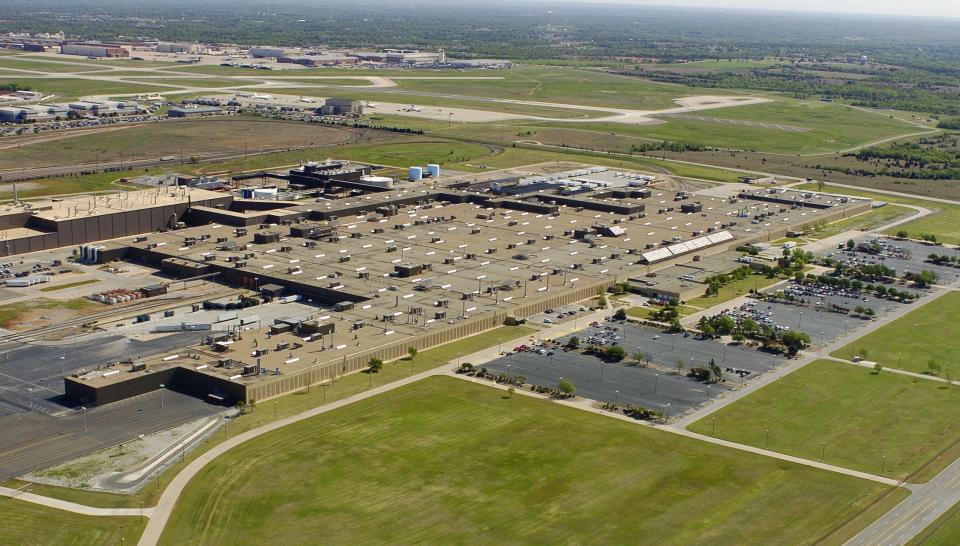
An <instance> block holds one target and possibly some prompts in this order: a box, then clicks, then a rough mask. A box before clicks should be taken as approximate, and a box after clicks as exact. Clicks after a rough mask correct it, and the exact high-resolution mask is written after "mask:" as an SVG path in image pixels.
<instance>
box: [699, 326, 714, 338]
mask: <svg viewBox="0 0 960 546" xmlns="http://www.w3.org/2000/svg"><path fill="white" fill-rule="evenodd" d="M700 331H701V332H703V335H704V336H706V337H713V336H714V334H716V333H717V331H716V329H714V327H713V326H710V323H706V324H704V325H703V327H702V328H700Z"/></svg>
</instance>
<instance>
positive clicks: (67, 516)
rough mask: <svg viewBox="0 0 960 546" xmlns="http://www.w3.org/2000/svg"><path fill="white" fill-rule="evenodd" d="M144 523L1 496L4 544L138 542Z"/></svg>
mask: <svg viewBox="0 0 960 546" xmlns="http://www.w3.org/2000/svg"><path fill="white" fill-rule="evenodd" d="M142 532H143V523H142V522H141V521H140V518H136V517H132V518H131V517H102V516H81V515H78V514H74V513H71V512H65V511H63V510H57V509H54V508H46V507H44V506H38V505H36V504H31V503H28V502H23V501H19V500H14V499H8V498H3V499H0V544H7V545H10V546H14V545H24V546H26V545H28V544H29V545H30V546H105V545H111V546H112V545H115V544H116V545H119V544H121V540H123V541H124V542H123V543H125V544H131V545H132V544H136V543H137V540H138V539H139V538H140V533H142Z"/></svg>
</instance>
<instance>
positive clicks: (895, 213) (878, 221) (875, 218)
mask: <svg viewBox="0 0 960 546" xmlns="http://www.w3.org/2000/svg"><path fill="white" fill-rule="evenodd" d="M912 214H916V211H914V210H913V209H911V208H908V207H901V206H898V205H886V206H884V207H880V208H876V209H872V210H870V211H869V212H866V213H864V214H858V215H857V216H854V217H852V218H845V219H843V220H840V221H839V222H833V223H832V224H828V225H825V226H823V227H820V228H818V229H816V230H813V231H812V232H811V234H810V238H811V239H826V238H827V237H832V236H834V235H837V234H839V233H843V232H844V231H850V230H864V231H866V230H871V229H876V228H878V227H880V226H884V225H887V224H889V223H891V222H893V221H895V220H899V219H901V218H906V217H907V216H910V215H912Z"/></svg>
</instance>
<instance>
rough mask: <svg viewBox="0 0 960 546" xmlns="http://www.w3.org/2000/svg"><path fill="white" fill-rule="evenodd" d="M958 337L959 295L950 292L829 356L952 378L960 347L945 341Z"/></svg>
mask: <svg viewBox="0 0 960 546" xmlns="http://www.w3.org/2000/svg"><path fill="white" fill-rule="evenodd" d="M958 336H960V293H957V292H950V293H948V294H944V295H943V296H941V297H939V298H937V299H935V300H933V301H931V302H929V303H927V304H926V305H923V306H922V307H919V308H917V309H914V310H913V311H911V312H909V313H907V314H906V315H903V316H902V317H900V318H898V319H897V320H895V321H893V322H891V323H889V324H886V325H884V326H882V327H880V328H878V329H876V330H874V331H873V332H871V333H869V334H867V335H865V336H863V337H861V338H860V339H858V340H856V341H854V342H853V343H850V344H847V345H845V346H843V347H841V348H839V349H837V350H836V351H834V352H832V353H830V354H831V356H835V357H837V358H844V359H847V360H850V359H852V358H853V357H854V356H855V355H861V356H865V358H866V360H870V361H873V362H879V363H880V364H881V365H883V366H884V367H887V368H901V369H904V370H908V371H912V372H919V373H934V374H937V375H941V376H949V377H951V378H952V379H956V376H957V374H958V373H960V345H958V344H957V343H952V342H950V341H949V340H951V339H957V337H958ZM863 351H866V354H865V355H864V354H863ZM931 361H932V362H933V363H934V364H935V366H934V369H931V366H930V364H931Z"/></svg>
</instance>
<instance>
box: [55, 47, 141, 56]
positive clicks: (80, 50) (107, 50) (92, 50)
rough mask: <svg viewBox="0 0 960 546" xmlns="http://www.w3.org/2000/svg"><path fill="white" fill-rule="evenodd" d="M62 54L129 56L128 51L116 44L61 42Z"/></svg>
mask: <svg viewBox="0 0 960 546" xmlns="http://www.w3.org/2000/svg"><path fill="white" fill-rule="evenodd" d="M60 53H62V54H63V55H81V56H83V57H129V56H130V51H129V50H128V49H127V48H125V47H122V46H119V45H116V44H63V45H62V46H60Z"/></svg>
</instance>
